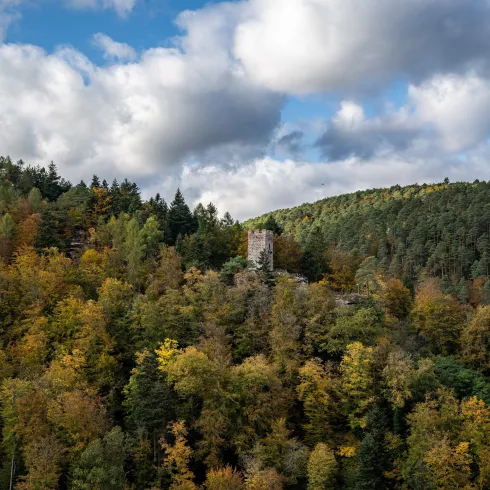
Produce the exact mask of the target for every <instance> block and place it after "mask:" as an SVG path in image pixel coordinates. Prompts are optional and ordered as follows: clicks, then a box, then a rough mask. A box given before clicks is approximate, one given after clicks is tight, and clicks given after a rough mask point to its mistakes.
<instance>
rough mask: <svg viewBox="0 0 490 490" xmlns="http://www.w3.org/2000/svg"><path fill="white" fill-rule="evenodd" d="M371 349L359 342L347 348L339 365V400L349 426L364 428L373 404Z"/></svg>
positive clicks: (372, 359)
mask: <svg viewBox="0 0 490 490" xmlns="http://www.w3.org/2000/svg"><path fill="white" fill-rule="evenodd" d="M373 355H374V353H373V349H372V348H371V347H364V346H363V345H362V344H361V343H360V342H354V343H353V344H350V345H348V346H347V351H346V353H345V355H344V357H343V358H342V362H341V363H340V372H341V373H342V382H341V384H340V387H339V388H340V392H341V399H342V402H343V404H344V411H345V414H346V415H347V418H348V419H349V423H350V426H351V427H352V428H353V429H355V428H356V427H360V428H364V427H365V426H366V416H367V413H368V412H369V410H370V408H371V407H372V405H373V404H374V401H375V398H374V392H373V389H374V379H373V372H372V370H373V361H374V358H373Z"/></svg>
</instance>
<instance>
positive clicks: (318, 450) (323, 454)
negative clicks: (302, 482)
mask: <svg viewBox="0 0 490 490" xmlns="http://www.w3.org/2000/svg"><path fill="white" fill-rule="evenodd" d="M337 471H338V464H337V461H336V459H335V455H334V452H333V451H332V449H330V448H329V447H328V445H327V444H324V443H318V444H317V445H316V446H315V449H313V451H312V452H311V454H310V459H309V460H308V490H329V489H331V488H333V485H334V481H335V477H336V476H337Z"/></svg>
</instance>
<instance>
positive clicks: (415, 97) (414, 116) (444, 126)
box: [316, 72, 490, 160]
mask: <svg viewBox="0 0 490 490" xmlns="http://www.w3.org/2000/svg"><path fill="white" fill-rule="evenodd" d="M408 94H409V101H408V104H407V105H406V106H404V107H402V108H401V109H399V110H397V111H394V112H391V113H387V114H383V115H381V116H377V117H373V118H371V119H368V118H366V116H365V113H364V109H363V107H362V106H360V105H359V104H357V103H355V102H352V101H348V100H347V101H343V102H342V103H341V108H340V110H339V111H338V112H337V114H335V116H334V117H333V118H332V119H331V121H330V123H329V125H328V128H327V130H326V131H325V133H324V134H323V135H322V136H321V137H320V138H319V139H318V141H317V143H316V144H317V146H318V147H320V148H321V150H322V152H323V154H324V156H326V157H327V158H329V159H331V160H339V159H345V158H348V157H350V156H357V157H359V158H361V159H369V158H372V157H373V156H374V155H380V154H386V153H392V152H394V151H397V152H401V153H404V152H407V151H408V152H410V153H411V154H414V153H418V154H419V155H421V154H425V155H428V156H435V155H439V156H440V157H441V158H442V157H443V156H444V155H450V154H453V153H461V152H464V151H467V150H470V149H471V148H473V147H475V145H478V144H479V143H480V142H481V141H484V140H485V139H486V138H487V137H488V135H489V133H490V81H489V80H488V79H484V78H481V77H479V76H477V75H475V74H474V73H471V72H470V73H467V74H464V75H455V74H449V75H436V76H434V77H432V78H431V79H429V80H427V81H425V82H423V83H422V84H420V85H410V86H409V88H408Z"/></svg>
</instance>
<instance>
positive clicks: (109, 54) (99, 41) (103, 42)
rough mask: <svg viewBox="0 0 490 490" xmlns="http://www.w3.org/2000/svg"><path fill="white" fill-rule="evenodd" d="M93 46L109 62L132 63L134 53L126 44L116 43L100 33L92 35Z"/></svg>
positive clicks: (134, 56) (134, 57)
mask: <svg viewBox="0 0 490 490" xmlns="http://www.w3.org/2000/svg"><path fill="white" fill-rule="evenodd" d="M94 44H95V46H97V47H98V48H99V49H101V50H102V51H103V53H104V59H106V60H110V61H116V60H119V61H132V60H134V59H136V51H135V50H134V49H133V48H132V47H131V46H130V45H129V44H126V43H118V42H116V41H114V40H113V39H112V38H110V37H109V36H107V35H106V34H103V33H101V32H99V33H97V34H94Z"/></svg>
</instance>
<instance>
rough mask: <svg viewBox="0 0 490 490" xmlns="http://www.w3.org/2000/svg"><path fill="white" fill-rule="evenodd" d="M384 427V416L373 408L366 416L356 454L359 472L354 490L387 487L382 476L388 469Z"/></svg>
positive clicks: (385, 424)
mask: <svg viewBox="0 0 490 490" xmlns="http://www.w3.org/2000/svg"><path fill="white" fill-rule="evenodd" d="M386 426H387V421H386V417H385V415H384V414H383V412H382V411H381V410H380V409H379V407H374V408H373V409H372V410H371V411H370V412H369V414H368V416H367V420H366V430H365V433H364V437H363V439H362V441H361V444H360V446H359V451H358V453H357V460H358V463H359V470H358V475H357V485H356V488H357V489H359V490H368V489H372V490H382V489H384V488H387V487H388V485H387V481H386V477H385V474H384V473H385V472H386V471H388V469H389V459H388V456H389V455H388V454H387V451H386V447H387V444H386V441H385V433H386V431H387V428H386Z"/></svg>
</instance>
